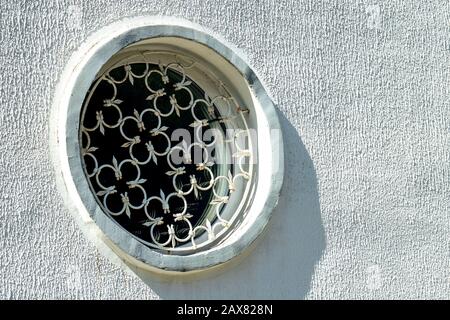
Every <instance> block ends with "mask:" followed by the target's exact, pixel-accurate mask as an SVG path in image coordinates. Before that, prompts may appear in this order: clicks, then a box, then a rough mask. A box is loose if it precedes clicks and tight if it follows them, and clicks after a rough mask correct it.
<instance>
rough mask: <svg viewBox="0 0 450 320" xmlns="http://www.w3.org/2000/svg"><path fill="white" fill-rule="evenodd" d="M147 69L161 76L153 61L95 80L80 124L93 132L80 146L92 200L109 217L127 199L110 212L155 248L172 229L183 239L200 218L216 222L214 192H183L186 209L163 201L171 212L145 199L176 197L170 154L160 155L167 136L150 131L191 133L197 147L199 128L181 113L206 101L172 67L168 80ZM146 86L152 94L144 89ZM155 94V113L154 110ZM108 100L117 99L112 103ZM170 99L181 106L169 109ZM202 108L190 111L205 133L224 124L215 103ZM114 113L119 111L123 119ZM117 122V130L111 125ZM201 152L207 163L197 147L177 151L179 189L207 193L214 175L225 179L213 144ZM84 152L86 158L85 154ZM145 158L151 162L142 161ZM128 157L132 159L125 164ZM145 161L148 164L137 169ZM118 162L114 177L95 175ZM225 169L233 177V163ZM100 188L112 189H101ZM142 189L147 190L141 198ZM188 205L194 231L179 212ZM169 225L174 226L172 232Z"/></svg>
mask: <svg viewBox="0 0 450 320" xmlns="http://www.w3.org/2000/svg"><path fill="white" fill-rule="evenodd" d="M152 70H154V71H158V72H161V71H162V69H161V66H160V65H157V64H150V63H148V64H145V63H133V64H129V65H125V66H119V67H116V68H114V69H112V70H110V71H109V72H108V73H107V74H106V76H102V77H101V78H99V79H97V81H94V83H93V84H92V86H91V88H90V89H89V91H88V93H87V95H86V99H85V101H84V104H83V106H84V107H83V111H82V113H81V117H80V125H81V128H96V129H95V130H89V131H86V130H81V131H80V141H81V146H82V150H81V152H82V155H83V156H82V159H83V161H84V170H85V174H86V175H87V176H88V177H89V182H90V188H91V190H92V192H93V193H94V194H95V195H96V200H97V202H98V204H99V205H100V206H101V207H102V209H103V210H104V211H105V212H113V213H117V212H119V211H120V210H121V209H123V208H124V203H125V202H128V203H129V204H131V206H128V208H127V209H126V210H125V212H123V213H122V214H117V215H114V214H113V215H110V216H111V218H112V219H114V220H115V221H116V222H117V223H118V224H119V225H121V226H122V227H123V228H125V229H126V230H127V231H128V232H130V233H131V234H133V235H134V236H136V237H137V238H139V239H141V240H143V241H145V242H147V243H152V244H156V245H157V244H158V243H159V244H161V243H165V242H167V241H168V240H169V238H170V235H169V234H170V232H174V233H175V235H176V236H177V238H178V239H187V238H188V237H189V232H190V231H191V230H192V229H193V228H195V227H196V226H199V225H201V224H203V223H204V222H205V219H214V218H215V215H214V212H213V211H214V210H212V209H211V208H212V207H211V201H212V200H213V197H214V195H213V191H212V188H209V189H208V190H203V191H202V190H199V189H198V188H194V190H193V192H190V193H189V194H187V195H184V199H185V202H186V205H185V202H184V201H183V198H182V197H178V196H175V195H174V196H172V197H171V198H170V200H169V201H168V204H169V206H168V207H167V206H164V205H163V204H162V203H161V202H160V201H158V200H152V201H148V199H150V198H151V197H152V196H156V197H160V198H164V197H166V198H167V197H168V195H169V194H172V193H174V192H175V193H176V192H177V191H176V189H175V188H174V186H173V176H174V174H173V172H174V170H173V166H170V165H169V162H168V161H169V160H168V157H167V155H164V156H159V155H158V154H161V153H164V152H165V151H167V146H168V144H167V138H166V137H165V136H164V135H162V134H158V132H156V134H155V129H156V128H159V130H160V131H161V132H163V133H164V134H166V135H167V136H168V137H171V136H172V133H173V132H174V130H177V129H180V128H182V129H184V130H186V131H187V132H189V135H190V137H191V142H195V139H196V137H197V135H196V130H197V129H198V128H197V127H196V126H195V125H193V123H195V119H194V117H193V116H192V113H191V110H190V109H187V110H184V109H185V108H186V107H187V106H189V104H192V102H193V101H196V100H199V101H204V100H205V96H206V94H205V91H204V90H203V89H202V88H200V86H199V85H197V84H196V83H195V82H194V81H192V80H191V79H190V78H189V77H187V76H186V77H184V76H183V75H182V74H181V73H180V72H178V71H177V70H175V69H170V68H168V69H166V72H165V73H164V75H165V77H164V76H161V74H160V73H158V72H153V73H151V71H152ZM130 72H132V74H130ZM133 74H134V75H144V74H147V76H142V77H140V76H132V75H133ZM108 79H115V80H116V81H117V80H118V79H119V80H120V81H119V82H120V83H115V86H113V85H112V84H111V81H108ZM122 79H123V80H124V81H123V82H122V81H121V80H122ZM183 79H184V81H183ZM181 82H183V83H184V86H185V87H186V88H187V89H188V90H189V91H190V92H191V93H192V97H191V95H190V94H189V93H188V91H187V90H179V89H178V90H177V88H178V87H177V84H180V83H181ZM148 87H150V88H152V90H154V91H157V92H156V93H155V92H151V91H149V89H148ZM158 92H159V93H158ZM162 93H164V94H163V95H162ZM155 94H156V96H157V99H158V100H157V106H158V110H159V111H156V110H155V108H154V99H155V97H156V96H155ZM152 95H153V98H152V97H151V96H152ZM111 97H114V100H113V101H111ZM149 97H150V98H149ZM174 97H175V98H176V104H177V105H179V106H180V108H175V109H173V102H174V100H173V98H174ZM199 103H200V104H203V105H201V106H200V107H197V108H196V111H195V112H197V113H196V115H197V116H199V117H200V116H201V117H202V118H203V119H205V121H204V122H203V123H202V130H203V131H207V130H208V129H211V128H216V129H217V128H220V129H221V130H222V131H224V130H225V127H224V125H223V124H222V123H221V121H220V119H221V118H220V113H219V112H218V110H217V108H216V106H211V105H208V104H207V103H205V102H199ZM117 108H119V109H120V112H121V116H120V113H119V112H117ZM148 109H152V110H155V111H156V113H158V112H159V115H160V117H159V119H160V121H161V122H160V123H159V120H158V117H157V116H155V113H154V112H153V111H148V112H145V113H144V111H145V110H148ZM171 109H173V112H172V113H171V114H170V115H167V116H162V115H163V114H167V113H168V112H169V111H170V110H171ZM143 113H144V115H143V116H142V119H140V118H139V117H140V116H141V115H142V114H143ZM131 118H135V119H139V120H140V121H134V120H132V119H131ZM118 123H120V125H116V124H118ZM124 135H125V136H126V137H124ZM130 138H131V139H132V141H130ZM181 142H182V141H172V144H171V147H173V146H175V145H181V146H183V144H182V143H181ZM198 142H199V143H201V141H198ZM130 147H132V155H131V154H130ZM206 149H207V152H208V156H209V158H210V159H209V160H208V161H205V157H203V156H200V158H199V155H203V154H204V149H201V150H199V147H198V146H193V147H192V148H191V150H190V152H189V154H183V153H182V152H181V153H180V156H183V163H182V164H181V165H179V166H177V168H183V169H182V170H183V171H184V173H183V174H180V175H177V177H176V186H177V188H178V189H179V190H182V191H186V190H189V189H190V188H191V187H192V185H193V184H196V185H197V186H200V187H201V188H205V187H207V186H209V184H210V181H211V173H212V175H213V177H216V176H218V175H219V174H223V169H221V168H220V166H219V165H218V164H216V163H215V162H214V157H215V153H216V150H215V149H214V147H207V148H206ZM86 153H89V155H88V156H86ZM148 159H150V160H149V161H148V162H146V160H148ZM125 160H129V161H128V162H125V163H123V162H124V161H125ZM135 160H137V161H135ZM143 162H146V163H145V164H142V163H143ZM121 163H123V164H122V166H121V167H120V174H116V172H115V171H114V170H112V169H110V168H109V167H108V168H105V169H104V170H101V172H99V170H98V168H99V167H101V166H102V165H104V164H108V165H109V166H112V167H116V168H117V167H118V166H119V164H121ZM202 166H203V167H205V166H207V168H208V169H209V170H210V171H208V170H205V169H204V168H203V169H202ZM96 170H97V171H96ZM180 170H181V169H180ZM221 170H222V171H221ZM226 170H231V172H232V170H233V168H232V166H231V167H229V168H228V169H226ZM138 171H140V175H139V181H137V184H138V185H139V187H138V186H136V184H133V180H135V177H136V176H137V175H138ZM99 182H100V184H99ZM105 187H108V188H109V189H108V190H105ZM112 187H113V189H111V188H112ZM142 189H144V190H145V193H146V197H145V199H143V198H144V197H143V192H142ZM216 189H217V188H216ZM225 195H226V194H225ZM106 196H107V200H106V202H105V197H106ZM144 200H147V202H146V205H145V206H141V207H140V208H135V207H138V206H140V205H141V204H143V202H144ZM105 203H106V206H105ZM185 207H186V209H187V210H186V213H185V216H187V217H189V218H188V220H189V223H190V224H191V227H189V225H188V223H187V222H186V220H183V219H180V213H181V212H182V211H183V209H184V208H185ZM146 212H147V214H146ZM148 215H150V216H151V217H152V218H153V219H159V220H157V221H158V223H155V221H153V220H152V221H150V220H149V218H148ZM170 226H173V230H172V231H171V229H170ZM150 229H151V230H150ZM201 232H204V231H202V230H200V232H199V233H201ZM151 234H153V238H152V236H151ZM154 240H156V241H157V243H155V241H154ZM184 243H185V242H183V241H172V244H171V246H172V247H178V246H182V245H183V244H184Z"/></svg>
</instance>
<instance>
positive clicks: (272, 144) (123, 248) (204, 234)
mask: <svg viewBox="0 0 450 320" xmlns="http://www.w3.org/2000/svg"><path fill="white" fill-rule="evenodd" d="M55 108H56V111H57V113H55V114H56V116H55V120H54V121H55V125H54V129H56V131H54V132H53V134H52V137H53V138H54V147H55V148H54V154H55V157H54V158H55V160H56V161H55V165H56V168H57V170H58V171H57V172H58V173H61V172H62V175H58V176H61V177H62V179H61V182H63V184H61V185H62V186H63V187H62V188H61V189H62V191H63V194H64V195H65V196H66V199H67V203H68V205H69V206H70V208H71V209H73V210H71V211H73V212H76V213H77V214H79V216H82V217H83V219H82V225H87V224H90V225H92V224H91V223H90V222H95V226H96V228H97V229H98V230H96V231H95V232H96V233H97V234H102V235H104V236H105V237H103V238H104V239H105V241H106V242H107V244H108V245H109V246H111V247H112V249H113V250H114V252H116V253H118V254H119V256H121V258H123V259H127V260H128V261H131V262H133V263H136V264H139V265H141V266H144V267H148V268H150V269H152V270H154V268H157V269H158V270H167V271H196V270H200V269H206V268H209V267H213V266H216V265H218V264H221V263H224V262H226V261H228V260H230V259H232V258H234V257H235V256H237V255H238V254H239V253H241V252H242V251H243V250H244V249H245V248H247V247H248V246H249V245H250V244H251V243H252V242H253V241H254V240H255V239H256V238H257V236H258V235H259V234H260V233H261V232H262V231H263V229H264V227H265V225H266V224H267V221H268V219H269V217H270V214H271V211H272V209H273V207H274V206H275V204H276V201H277V198H278V193H279V190H280V187H281V183H282V177H283V149H282V137H281V132H280V128H279V124H278V119H277V115H276V112H275V108H274V106H273V103H272V102H271V100H270V98H269V97H268V95H267V94H266V92H265V90H264V88H263V87H262V85H261V83H260V82H259V81H258V79H257V77H256V76H255V74H254V73H253V72H252V71H251V69H250V68H249V67H248V66H247V64H245V62H244V61H243V60H242V59H241V58H240V57H239V55H237V54H236V53H235V52H234V51H232V50H231V49H229V48H228V47H227V46H225V45H224V44H223V42H220V41H219V40H217V39H216V38H214V37H211V36H210V35H209V33H207V32H205V31H202V30H201V29H200V28H199V27H197V26H192V25H191V24H189V23H186V22H180V21H176V22H171V23H167V22H166V21H165V22H164V23H161V22H158V21H157V20H155V18H137V19H136V18H135V19H132V20H128V21H126V22H120V23H118V24H115V25H114V26H110V27H108V28H106V29H105V30H102V31H101V32H99V33H97V34H96V35H94V36H93V37H91V38H90V39H89V40H88V41H87V43H86V44H85V45H84V46H83V47H82V48H80V50H79V51H78V52H77V54H75V55H74V57H73V58H72V60H71V61H70V62H69V66H68V67H67V70H66V72H65V74H64V76H63V78H62V80H61V82H60V86H59V88H58V90H57V94H56V97H55Z"/></svg>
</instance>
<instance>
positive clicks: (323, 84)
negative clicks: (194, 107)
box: [0, 0, 450, 299]
mask: <svg viewBox="0 0 450 320" xmlns="http://www.w3.org/2000/svg"><path fill="white" fill-rule="evenodd" d="M143 14H152V15H158V14H159V15H170V16H177V17H181V18H186V19H189V20H191V21H193V22H196V23H199V24H202V25H204V26H206V27H209V28H210V29H212V30H213V31H214V32H216V33H218V34H220V35H222V36H223V37H224V38H226V39H227V40H228V41H229V42H231V43H233V44H234V45H236V46H237V47H239V48H241V49H242V50H243V52H245V53H246V54H247V56H248V61H249V62H250V64H252V65H253V67H254V69H255V70H256V71H257V72H258V74H259V75H260V77H261V78H262V80H263V81H265V83H266V85H267V88H268V89H269V90H270V91H271V93H272V95H273V98H274V100H275V101H276V102H277V103H278V107H279V111H280V117H281V122H282V127H283V131H284V135H285V148H286V177H285V185H284V188H283V192H282V196H281V198H280V201H279V206H278V207H277V209H276V210H275V212H274V216H273V219H272V221H271V224H270V226H269V230H268V232H267V233H266V235H265V236H264V238H263V239H262V240H261V242H260V243H259V246H258V247H257V248H256V249H255V250H254V252H252V253H251V255H249V256H248V257H247V258H245V259H244V260H242V261H241V262H240V263H239V264H238V265H236V266H234V267H233V268H229V269H227V270H225V271H223V272H222V273H219V274H214V275H211V276H209V277H208V278H204V279H200V280H197V281H191V282H184V283H180V282H179V281H175V280H173V281H169V282H162V281H157V280H155V279H149V278H147V277H144V276H142V274H140V275H141V278H142V279H141V278H139V277H137V276H136V275H135V274H134V273H132V272H131V271H126V269H124V268H123V267H121V266H120V265H117V264H116V263H113V262H111V261H110V260H109V259H107V258H105V257H104V256H103V255H102V254H100V253H99V251H98V249H97V248H96V247H95V246H94V245H93V244H92V243H91V242H89V241H88V240H86V238H85V237H84V236H83V234H82V232H81V231H80V230H79V229H78V227H77V225H76V223H75V222H74V219H73V217H72V216H71V215H70V213H69V212H68V211H67V210H66V209H65V207H64V203H63V202H62V199H61V197H60V196H59V194H58V192H57V190H56V186H55V173H54V172H53V169H52V164H51V161H50V156H49V143H48V141H49V138H48V132H49V129H48V123H49V116H50V109H51V102H52V95H53V93H54V89H55V86H56V83H57V81H58V76H59V75H60V73H61V72H62V70H63V68H64V66H65V63H66V62H67V60H68V59H69V56H70V54H71V53H72V52H73V51H74V50H75V48H76V47H77V46H78V45H79V44H80V43H81V42H83V41H84V40H85V38H86V37H87V36H88V35H89V34H91V33H92V32H93V31H95V30H97V29H99V28H101V27H102V26H104V25H106V24H108V23H110V22H113V21H116V20H118V19H120V18H121V17H130V16H136V15H143ZM0 18H1V20H0V25H1V28H0V50H1V51H0V65H1V73H0V80H1V90H0V104H1V108H0V137H1V144H0V177H1V179H0V183H1V185H0V190H1V192H0V215H1V216H0V227H1V228H0V255H1V260H0V273H1V277H0V297H1V298H120V299H129V298H137V299H152V298H187V297H189V298H224V299H227V298H312V299H317V298H450V256H449V254H450V236H449V235H450V201H449V199H450V152H449V146H450V100H449V96H450V92H449V91H450V67H449V66H450V40H449V39H450V32H449V31H450V27H449V26H450V25H449V22H450V5H449V4H448V3H447V2H446V1H427V2H424V1H397V0H396V1H393V0H390V1H376V0H375V1H337V0H336V1H322V0H309V1H270V2H269V1H226V0H220V1H210V2H203V1H191V2H187V1H181V0H175V1H165V0H158V1H130V0H117V1H109V2H108V1H95V0H94V1H86V2H71V1H55V2H53V1H35V2H34V1H17V2H14V3H13V2H10V1H5V0H1V1H0Z"/></svg>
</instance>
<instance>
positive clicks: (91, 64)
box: [50, 17, 284, 272]
mask: <svg viewBox="0 0 450 320" xmlns="http://www.w3.org/2000/svg"><path fill="white" fill-rule="evenodd" d="M155 39H160V40H156V43H158V41H159V42H161V41H162V44H161V43H159V45H163V46H164V39H166V40H167V39H172V40H173V39H178V40H179V46H178V48H175V50H186V51H187V52H189V53H190V54H196V55H198V56H199V57H201V56H205V57H206V56H207V57H208V59H207V60H205V61H206V62H209V67H210V70H214V72H215V73H217V74H219V75H220V76H221V77H224V78H221V79H225V80H226V82H228V83H230V90H231V91H232V94H233V96H239V97H241V98H242V99H243V103H244V104H246V107H248V108H249V110H250V112H249V118H250V120H249V123H250V126H252V127H254V128H256V129H257V130H256V134H257V141H258V144H257V149H256V152H257V155H256V159H257V161H256V163H255V171H257V173H258V174H257V181H255V182H254V183H255V188H254V190H253V192H252V204H251V205H250V207H249V209H248V211H247V212H246V215H245V217H244V219H243V221H242V222H241V223H240V224H239V225H238V226H237V227H236V228H235V230H232V231H231V232H230V233H229V235H227V237H226V238H225V239H224V240H223V241H221V242H218V243H217V244H215V245H214V246H212V247H208V248H207V249H206V250H204V251H199V252H192V253H190V254H188V255H176V254H173V253H166V252H159V251H156V250H154V249H152V248H150V247H148V246H146V245H145V244H143V243H142V242H140V241H138V240H137V239H135V238H134V237H132V236H131V235H130V234H129V233H128V232H127V231H126V230H125V229H123V228H121V227H120V226H119V225H118V224H116V223H115V222H114V221H112V220H111V219H110V218H109V217H108V216H107V215H105V213H104V212H103V211H102V209H101V208H100V206H99V205H98V203H97V201H96V200H95V197H94V195H93V194H92V191H91V189H90V188H89V185H88V182H87V179H86V177H85V174H84V171H83V167H82V161H81V159H80V157H81V155H80V145H79V140H78V137H79V117H80V112H81V110H82V107H83V101H84V99H85V96H86V93H87V91H88V89H89V88H90V86H91V84H92V82H93V81H94V79H95V78H96V75H97V74H98V73H99V72H100V71H101V70H102V68H105V67H106V66H105V64H106V63H107V62H108V61H110V59H111V57H113V56H114V55H115V54H116V53H118V52H119V51H121V50H122V49H124V48H127V47H130V46H132V45H133V44H135V43H141V44H142V42H143V41H149V43H152V41H153V42H154V41H155ZM161 39H162V40H161ZM183 41H185V43H184V44H183ZM173 44H174V43H173V42H171V43H165V45H170V46H172V45H173ZM191 44H193V45H191ZM153 45H155V43H153ZM203 50H204V51H203ZM224 61H225V62H227V63H223V62H224ZM228 83H227V84H228ZM50 134H51V137H50V138H51V148H52V158H53V160H54V165H55V169H56V172H57V177H58V184H59V186H60V189H61V191H62V194H63V197H64V200H65V202H66V203H67V205H68V206H69V208H70V210H71V211H72V212H74V213H75V214H76V215H78V216H79V217H80V218H81V222H82V224H83V225H84V226H88V229H89V231H90V232H89V233H90V235H94V238H95V239H98V238H100V239H102V240H103V242H104V243H106V244H107V245H108V247H109V248H110V249H112V250H113V252H115V253H116V254H117V255H118V256H119V257H120V258H122V259H124V260H125V261H127V262H131V263H132V264H134V265H137V266H140V267H142V268H144V269H148V270H152V271H155V270H157V271H168V272H194V271H200V270H204V269H209V268H212V267H215V266H218V265H221V264H224V263H226V262H228V261H230V260H232V259H233V258H235V257H236V256H238V255H240V254H241V253H242V252H243V251H245V249H246V248H248V247H250V245H251V244H252V243H253V242H254V241H255V240H256V239H257V237H258V236H259V235H260V234H261V233H262V232H263V230H264V229H265V227H266V225H267V223H268V221H269V219H270V217H271V214H272V211H273V209H274V207H275V206H276V204H277V201H278V197H279V193H280V189H281V186H282V182H283V174H284V159H283V158H284V157H283V139H282V134H281V128H280V124H279V120H278V115H277V112H276V109H275V106H274V103H273V101H272V99H271V98H270V97H269V95H268V93H267V91H266V90H265V89H264V87H263V85H262V83H261V82H260V81H259V79H258V77H257V76H256V74H255V73H254V72H253V71H252V69H251V68H250V67H249V66H248V64H247V63H246V62H245V60H244V59H243V58H241V56H240V54H239V53H238V51H237V50H235V49H231V46H230V45H228V44H226V42H225V41H223V40H222V39H220V38H219V37H217V36H212V35H211V32H210V31H208V30H204V29H203V28H202V27H200V26H198V25H194V24H193V23H190V22H187V21H184V20H179V19H174V18H167V17H138V18H131V19H126V20H123V21H120V22H117V23H114V24H112V25H110V26H108V27H106V28H104V29H102V30H100V31H98V32H96V33H95V34H94V35H92V36H91V37H90V38H89V39H88V40H87V41H86V42H85V43H84V44H83V45H82V46H81V47H80V49H79V50H78V51H77V52H76V53H75V54H74V55H73V56H72V58H71V59H70V61H69V63H68V65H67V67H66V69H65V71H64V73H63V75H62V77H61V79H60V82H59V84H58V87H57V89H56V93H55V98H54V112H53V114H52V119H51V128H50ZM268 141H270V143H267V142H268ZM261 144H263V147H261ZM260 172H261V173H263V174H259V173H260ZM79 221H80V220H79Z"/></svg>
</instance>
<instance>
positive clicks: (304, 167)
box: [133, 112, 325, 299]
mask: <svg viewBox="0 0 450 320" xmlns="http://www.w3.org/2000/svg"><path fill="white" fill-rule="evenodd" d="M279 117H280V122H281V126H282V130H283V135H284V144H285V176H284V184H283V188H282V192H281V196H280V199H279V202H278V206H277V207H276V209H275V210H274V212H273V216H272V219H271V221H270V223H269V226H268V230H267V232H265V234H263V236H262V238H261V239H260V241H259V243H258V244H257V246H256V247H255V248H254V249H253V251H252V252H250V253H249V254H248V255H247V256H246V257H244V258H242V259H239V261H238V262H235V263H234V265H229V266H226V267H225V268H224V269H223V270H220V271H213V272H211V273H207V274H206V276H201V277H197V278H191V279H188V280H186V279H183V277H177V276H175V277H170V276H169V277H166V278H164V279H161V278H158V277H155V276H154V275H152V274H150V273H148V272H146V271H143V270H140V269H137V270H136V269H135V268H133V271H134V272H135V273H136V274H137V275H138V276H139V277H140V278H141V279H142V280H143V281H144V282H145V283H146V284H147V285H148V286H149V287H150V288H151V289H152V290H153V291H154V292H155V293H156V294H158V295H159V296H160V297H161V298H162V299H283V298H284V299H303V298H305V296H306V295H307V293H308V291H309V289H310V284H311V280H312V275H313V273H314V267H315V265H316V263H317V262H318V261H319V260H320V258H321V256H322V253H323V250H324V249H325V239H324V230H323V225H322V221H321V215H320V203H319V196H318V192H317V178H316V172H315V169H314V165H313V162H312V161H311V158H310V156H309V154H308V152H307V150H306V148H305V146H304V145H303V142H302V140H301V138H300V136H299V135H298V133H297V130H296V128H295V127H294V126H293V125H292V124H291V123H290V122H289V120H288V119H287V118H286V117H285V116H284V115H283V114H282V113H281V112H280V113H279Z"/></svg>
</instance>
